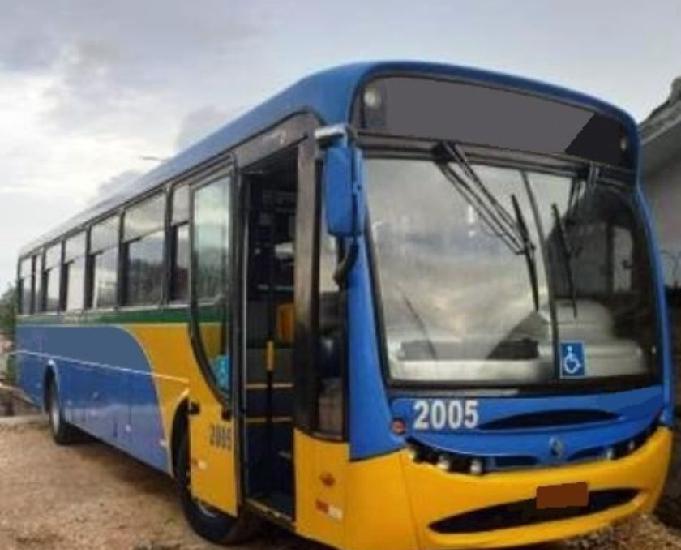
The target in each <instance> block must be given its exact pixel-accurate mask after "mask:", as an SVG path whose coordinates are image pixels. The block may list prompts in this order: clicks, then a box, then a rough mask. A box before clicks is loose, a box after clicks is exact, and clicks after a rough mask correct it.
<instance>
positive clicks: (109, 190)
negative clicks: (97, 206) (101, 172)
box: [93, 170, 144, 202]
mask: <svg viewBox="0 0 681 550" xmlns="http://www.w3.org/2000/svg"><path fill="white" fill-rule="evenodd" d="M143 174H144V172H142V171H141V170H125V171H123V172H121V173H120V174H116V175H115V176H112V177H110V178H109V179H107V180H105V181H103V182H101V183H100V184H99V185H98V186H97V188H96V191H95V193H94V197H93V202H97V201H99V200H101V199H102V198H104V197H108V196H111V195H113V194H114V193H116V191H117V190H118V189H122V188H123V187H125V186H126V185H128V184H129V183H132V182H134V181H135V180H137V179H139V178H140V177H141V176H142V175H143Z"/></svg>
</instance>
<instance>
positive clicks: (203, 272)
mask: <svg viewBox="0 0 681 550" xmlns="http://www.w3.org/2000/svg"><path fill="white" fill-rule="evenodd" d="M233 183H234V175H233V170H232V169H231V168H230V169H229V170H227V171H223V172H221V173H219V174H217V175H215V176H214V177H211V178H210V179H207V180H204V181H203V182H200V183H199V184H198V185H196V186H194V187H193V188H192V191H191V201H190V204H191V227H192V229H191V264H192V265H191V277H190V288H191V300H190V302H191V306H190V307H191V318H192V320H191V334H192V345H193V349H194V353H195V355H196V360H197V363H198V365H199V367H200V369H199V370H196V371H195V372H194V373H193V374H192V376H191V378H190V381H189V391H190V401H189V406H188V416H189V449H190V452H189V456H190V472H191V494H192V497H193V498H194V499H195V500H196V501H197V502H200V503H201V505H202V506H203V507H204V508H206V505H207V506H208V507H213V508H215V509H217V510H220V511H222V512H225V513H228V514H230V515H231V516H236V515H237V510H238V500H237V483H236V474H235V472H236V470H235V456H236V455H235V424H234V421H233V415H232V407H233V403H234V400H233V392H234V388H233V382H232V379H233V372H232V370H233V369H232V360H231V359H232V356H233V352H234V349H233V346H232V345H231V342H232V338H231V332H232V328H233V322H232V320H233V319H234V316H233V315H232V309H233V306H234V304H231V301H232V300H231V299H230V297H231V275H230V273H231V266H232V265H233V264H232V261H231V258H232V243H231V235H232V220H233V219H234V216H233V215H232V209H233V206H232V203H233V202H235V201H232V200H231V197H232V194H233V193H234V190H233V187H234V185H233Z"/></svg>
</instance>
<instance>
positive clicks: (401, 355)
mask: <svg viewBox="0 0 681 550" xmlns="http://www.w3.org/2000/svg"><path fill="white" fill-rule="evenodd" d="M365 170H366V177H365V181H366V187H367V194H368V202H369V212H370V227H371V238H372V240H373V245H374V247H373V248H374V261H375V266H376V275H375V276H376V277H377V278H378V283H379V284H378V285H377V288H378V289H379V292H380V296H381V299H382V319H383V327H384V330H385V336H386V342H387V357H388V363H389V369H390V376H391V378H392V379H393V380H398V381H399V380H401V381H420V382H425V381H434V382H440V383H441V382H453V383H460V384H462V385H467V384H468V385H475V384H481V385H503V386H509V385H511V386H514V385H520V384H542V383H551V382H555V381H557V380H559V379H561V378H571V377H578V378H586V379H592V378H593V379H598V380H603V379H606V378H612V377H625V376H642V375H643V376H645V375H649V374H651V372H652V365H653V360H652V356H653V354H654V353H655V349H654V341H655V340H654V333H653V332H654V330H655V328H654V327H655V322H654V319H655V317H654V300H653V290H652V276H651V267H650V255H649V252H648V248H647V245H646V239H645V230H644V227H643V225H642V216H641V214H640V213H639V210H638V206H637V201H636V199H635V189H634V188H633V186H631V185H630V184H628V185H625V184H620V183H618V182H616V181H612V180H607V181H606V180H605V179H603V180H601V179H599V178H598V175H597V173H595V172H594V171H593V170H589V171H588V175H587V174H581V175H577V173H575V174H572V175H565V174H561V175H554V174H549V173H541V172H539V171H531V170H525V169H523V170H520V169H515V168H507V167H495V166H491V165H485V164H480V163H478V164H475V165H473V166H471V165H469V164H468V163H467V162H464V163H462V162H458V161H456V159H455V158H454V159H453V160H451V161H447V162H445V163H444V164H443V163H442V162H436V161H434V160H433V159H423V160H416V159H409V160H405V159H388V158H369V159H367V160H366V162H365ZM566 344H567V347H566ZM576 347H578V348H580V349H579V350H578V351H579V353H580V354H581V355H580V357H582V356H583V357H582V359H581V362H582V365H581V368H579V369H572V368H570V365H569V357H568V364H567V366H568V368H567V369H563V368H562V366H561V365H563V361H562V359H565V357H563V356H564V355H565V353H567V354H568V355H569V354H570V353H575V349H574V348H576Z"/></svg>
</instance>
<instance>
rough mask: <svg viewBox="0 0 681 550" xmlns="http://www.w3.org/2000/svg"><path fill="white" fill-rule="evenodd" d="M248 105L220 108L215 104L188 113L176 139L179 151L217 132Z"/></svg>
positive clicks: (176, 146)
mask: <svg viewBox="0 0 681 550" xmlns="http://www.w3.org/2000/svg"><path fill="white" fill-rule="evenodd" d="M247 109H248V107H245V106H244V107H237V108H234V109H220V108H219V107H216V106H215V105H206V106H205V107H201V108H200V109H196V110H194V111H192V112H190V113H189V114H187V115H186V116H185V117H184V118H183V119H182V122H180V128H179V130H178V133H177V138H176V139H175V148H176V149H177V150H178V151H181V150H182V149H186V148H187V147H189V146H190V145H193V144H194V143H196V142H197V141H199V140H200V139H202V138H204V137H206V136H207V135H209V134H211V133H213V132H215V131H216V130H218V129H219V128H221V127H222V126H224V125H225V124H227V123H228V122H230V121H231V120H234V119H235V118H236V117H238V116H239V115H240V114H242V113H243V112H245V111H246V110H247Z"/></svg>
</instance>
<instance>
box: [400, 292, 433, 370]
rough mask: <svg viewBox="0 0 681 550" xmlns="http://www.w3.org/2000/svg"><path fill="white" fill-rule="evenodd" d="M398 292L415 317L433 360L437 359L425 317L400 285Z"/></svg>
mask: <svg viewBox="0 0 681 550" xmlns="http://www.w3.org/2000/svg"><path fill="white" fill-rule="evenodd" d="M398 291H399V293H400V298H402V301H403V302H404V303H405V304H406V306H407V309H408V310H409V313H411V315H412V316H413V317H414V320H415V321H416V324H417V325H418V327H419V329H421V332H422V333H423V337H424V338H425V343H426V346H427V347H428V352H429V353H430V355H431V357H432V358H433V359H435V360H436V359H437V350H436V349H435V344H433V341H432V340H431V339H430V334H429V333H428V326H427V325H426V322H425V321H424V320H423V317H421V314H420V313H419V312H418V311H417V310H416V308H415V307H414V304H413V303H412V302H411V300H410V299H409V298H408V297H407V295H406V294H405V293H404V291H403V290H402V288H401V287H400V286H399V285H398Z"/></svg>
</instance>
